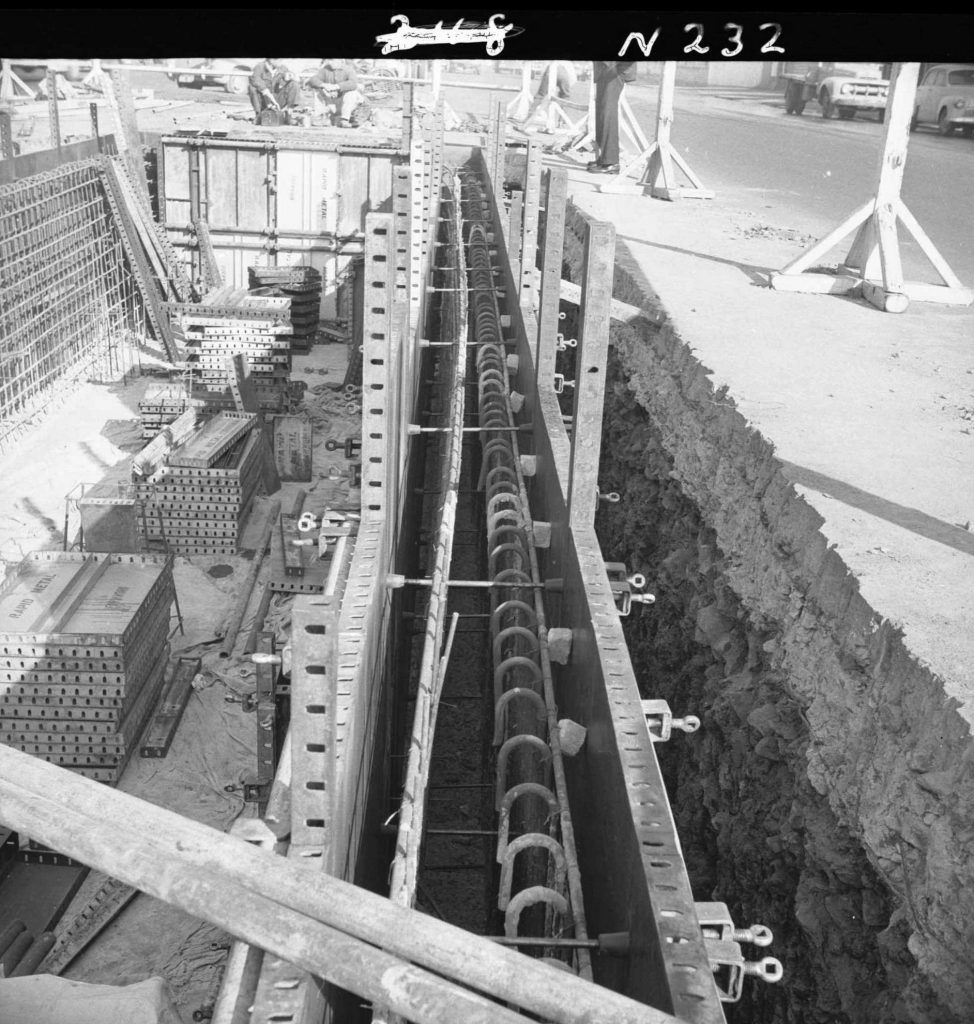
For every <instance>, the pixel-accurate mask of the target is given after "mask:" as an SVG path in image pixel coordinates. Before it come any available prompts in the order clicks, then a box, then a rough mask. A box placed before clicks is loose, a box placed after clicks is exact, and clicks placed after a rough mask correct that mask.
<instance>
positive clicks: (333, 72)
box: [307, 58, 364, 128]
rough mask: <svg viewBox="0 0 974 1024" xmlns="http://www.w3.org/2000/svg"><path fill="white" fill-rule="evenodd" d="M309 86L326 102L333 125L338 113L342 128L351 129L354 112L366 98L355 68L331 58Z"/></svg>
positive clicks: (310, 79)
mask: <svg viewBox="0 0 974 1024" xmlns="http://www.w3.org/2000/svg"><path fill="white" fill-rule="evenodd" d="M307 85H308V86H309V87H310V88H311V89H314V91H315V93H316V94H317V95H318V96H320V97H321V98H322V99H323V100H324V103H325V106H326V109H327V110H328V112H329V113H330V115H331V119H332V124H334V123H335V114H336V113H337V114H338V117H339V122H338V123H339V124H340V125H341V127H342V128H348V127H350V125H351V118H352V112H353V111H354V110H355V108H356V107H357V106H358V105H359V104H360V103H362V102H363V100H364V97H363V96H362V93H360V92H359V88H358V75H356V73H355V68H354V67H353V66H352V65H351V64H350V63H349V62H348V61H345V60H340V59H338V58H329V59H328V60H326V61H324V62H323V63H322V65H321V67H320V68H319V70H318V71H317V72H316V73H315V74H314V75H313V76H312V77H311V78H309V79H308V81H307Z"/></svg>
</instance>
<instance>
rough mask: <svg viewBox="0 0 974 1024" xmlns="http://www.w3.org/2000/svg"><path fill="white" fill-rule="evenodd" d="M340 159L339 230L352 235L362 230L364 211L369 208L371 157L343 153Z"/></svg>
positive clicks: (341, 232)
mask: <svg viewBox="0 0 974 1024" xmlns="http://www.w3.org/2000/svg"><path fill="white" fill-rule="evenodd" d="M340 159H341V163H340V177H339V180H340V181H341V194H340V196H339V199H338V202H339V208H338V228H337V230H338V233H339V234H340V235H351V234H355V233H357V232H359V231H361V230H362V227H363V225H362V211H363V210H367V209H368V208H369V158H368V157H367V156H355V155H352V154H349V153H342V154H341V157H340Z"/></svg>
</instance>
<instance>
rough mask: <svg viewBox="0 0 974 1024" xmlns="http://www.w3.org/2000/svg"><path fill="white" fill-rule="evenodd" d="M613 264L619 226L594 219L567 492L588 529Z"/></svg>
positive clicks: (575, 516)
mask: <svg viewBox="0 0 974 1024" xmlns="http://www.w3.org/2000/svg"><path fill="white" fill-rule="evenodd" d="M614 264H615V228H614V227H613V226H612V225H611V224H608V223H606V222H604V221H591V222H589V224H588V225H587V231H586V237H585V246H584V263H583V266H582V281H583V285H582V302H581V306H580V308H579V331H578V349H577V356H576V359H575V376H576V382H575V402H574V407H573V429H572V447H571V461H570V463H569V477H568V495H567V496H568V513H569V518H570V521H571V523H572V525H573V526H574V525H579V526H583V527H586V528H590V527H591V526H592V523H593V522H594V520H595V506H596V504H597V497H596V495H597V492H598V485H599V456H600V450H601V443H602V410H603V402H604V399H605V368H606V360H607V356H608V349H609V306H610V302H611V299H612V268H613V266H614Z"/></svg>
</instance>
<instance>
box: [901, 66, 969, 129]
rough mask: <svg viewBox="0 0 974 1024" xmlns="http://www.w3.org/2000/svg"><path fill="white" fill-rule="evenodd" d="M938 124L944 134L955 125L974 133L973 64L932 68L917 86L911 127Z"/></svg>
mask: <svg viewBox="0 0 974 1024" xmlns="http://www.w3.org/2000/svg"><path fill="white" fill-rule="evenodd" d="M920 124H935V125H936V126H937V130H938V131H939V132H940V134H941V135H951V134H953V132H954V129H955V128H960V130H961V131H962V132H963V133H964V135H966V136H967V137H968V138H970V137H971V135H972V134H974V65H972V64H940V65H938V66H937V67H933V68H930V69H929V70H928V71H927V73H926V74H925V75H924V76H923V81H922V82H921V83H920V85H919V86H918V87H917V96H916V108H915V109H914V111H913V121H912V122H911V124H910V128H911V129H915V128H916V127H917V125H920Z"/></svg>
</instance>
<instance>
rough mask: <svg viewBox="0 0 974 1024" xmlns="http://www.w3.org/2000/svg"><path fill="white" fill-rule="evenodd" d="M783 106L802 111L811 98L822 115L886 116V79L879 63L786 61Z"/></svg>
mask: <svg viewBox="0 0 974 1024" xmlns="http://www.w3.org/2000/svg"><path fill="white" fill-rule="evenodd" d="M780 77H781V78H783V79H784V80H785V110H786V111H787V112H788V113H789V114H796V115H799V116H800V115H801V114H802V113H803V112H804V110H805V104H806V103H807V102H808V101H809V100H811V99H814V100H815V101H816V102H817V103H818V105H819V109H820V111H821V114H822V117H824V118H831V117H836V116H838V117H840V118H842V119H843V120H850V119H851V118H853V117H855V116H856V114H857V113H871V114H874V115H875V117H876V120H877V121H882V120H883V119H884V118H885V116H886V99H887V96H888V94H889V82H888V81H887V80H886V79H885V78H884V77H883V65H881V64H837V63H835V62H832V61H828V62H821V61H820V62H818V63H814V62H811V61H804V62H803V61H789V62H786V63H785V68H784V73H783V74H782V75H781V76H780Z"/></svg>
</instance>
